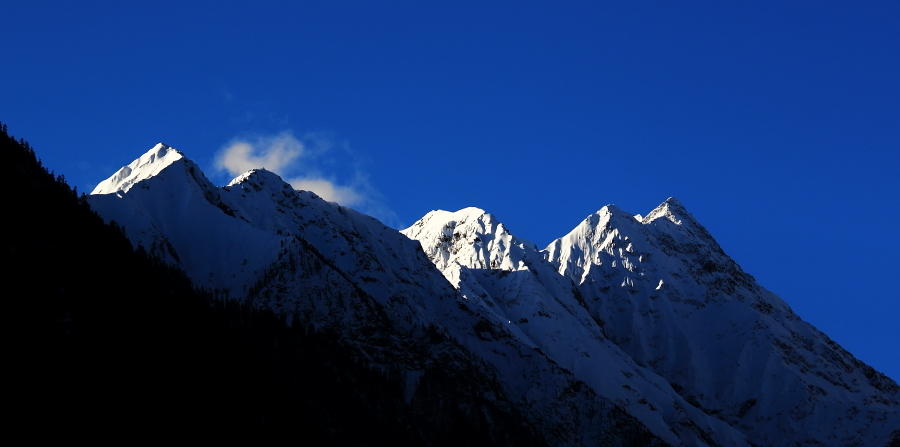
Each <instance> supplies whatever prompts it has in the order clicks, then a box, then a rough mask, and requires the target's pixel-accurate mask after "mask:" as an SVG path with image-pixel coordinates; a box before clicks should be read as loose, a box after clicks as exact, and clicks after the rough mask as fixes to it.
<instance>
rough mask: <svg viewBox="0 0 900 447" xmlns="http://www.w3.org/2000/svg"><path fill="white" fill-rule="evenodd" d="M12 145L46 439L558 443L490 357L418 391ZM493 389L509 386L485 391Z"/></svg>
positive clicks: (17, 319) (19, 365) (451, 369)
mask: <svg viewBox="0 0 900 447" xmlns="http://www.w3.org/2000/svg"><path fill="white" fill-rule="evenodd" d="M0 145H2V150H0V153H2V166H3V168H4V172H6V173H7V176H8V177H7V179H8V180H10V181H11V182H12V184H15V185H16V186H17V191H16V193H15V194H12V195H11V196H10V198H9V200H10V201H11V203H10V204H9V208H8V210H9V211H10V213H9V214H7V219H5V220H6V221H7V222H8V224H9V226H8V227H7V230H6V231H4V232H3V235H4V242H3V247H4V251H5V253H4V254H5V255H6V256H5V257H6V259H9V260H11V261H12V262H9V263H7V266H6V267H5V268H4V269H3V275H4V279H5V284H7V287H8V289H7V290H8V291H9V292H8V294H7V295H6V298H7V302H8V303H12V306H13V310H12V311H7V313H6V315H7V320H8V321H9V322H11V323H12V324H11V325H10V327H12V328H14V329H13V334H14V338H13V339H12V340H13V341H12V343H10V344H11V345H12V347H13V356H12V358H10V359H9V360H10V361H9V362H8V363H7V366H8V368H7V369H8V370H10V371H13V373H14V374H15V380H14V381H13V382H12V383H15V384H16V385H15V388H16V396H17V397H16V398H15V399H13V400H11V401H8V403H9V404H11V405H9V408H12V409H14V414H15V416H14V420H15V421H16V422H15V423H14V424H11V426H12V427H13V428H14V429H15V428H21V429H25V428H27V430H28V431H29V432H31V436H39V437H40V436H53V437H56V436H60V437H69V436H72V437H80V436H90V437H94V438H97V437H99V438H102V437H104V436H107V435H106V433H111V430H112V431H113V432H118V433H121V432H122V430H123V429H124V430H133V433H144V434H145V435H153V434H164V433H174V432H182V431H184V430H188V432H194V433H202V434H204V435H205V436H210V437H218V436H222V435H228V436H230V435H231V434H234V433H235V432H242V433H244V434H253V435H256V436H260V437H261V438H262V439H265V437H267V436H271V435H272V434H273V433H286V434H289V438H288V439H292V440H295V441H296V442H298V443H300V444H304V443H309V444H310V445H328V444H333V445H389V444H390V445H487V444H492V445H545V442H544V439H543V437H542V436H541V434H540V433H538V432H536V431H535V430H533V429H532V428H530V426H529V425H528V424H526V423H525V422H526V420H525V419H524V418H523V417H522V416H521V415H520V414H518V412H517V411H516V409H515V407H514V405H511V404H509V403H504V402H503V399H502V392H501V391H497V390H496V389H498V388H499V386H498V385H497V384H496V383H495V381H493V379H492V378H491V377H490V376H489V375H488V374H487V373H485V372H483V371H480V370H479V368H482V367H481V366H479V365H478V363H477V362H469V361H467V359H465V358H460V359H456V360H457V361H458V363H457V364H442V363H440V362H430V363H429V364H427V365H424V364H423V365H421V371H419V372H418V373H417V374H418V375H417V377H418V379H419V381H420V386H419V387H418V388H417V390H416V393H415V395H413V396H409V395H406V394H405V391H406V389H407V387H406V381H407V380H409V377H408V374H404V372H405V368H406V365H405V364H403V363H402V362H397V361H391V359H379V361H380V362H381V363H374V362H373V359H372V358H370V357H368V356H366V354H365V353H364V352H362V351H360V350H359V349H358V345H359V343H357V344H356V345H351V344H350V343H349V341H348V340H346V339H344V338H343V336H342V335H341V334H335V333H333V332H329V331H328V330H324V329H323V330H316V328H313V327H312V326H311V325H309V324H304V323H303V322H302V321H300V319H298V318H295V319H294V321H293V324H292V325H291V326H288V325H287V324H286V323H285V315H283V314H276V313H274V312H272V311H271V310H268V309H265V308H260V307H258V306H256V307H253V306H250V305H248V304H245V303H241V302H238V301H222V300H216V299H215V298H214V297H213V295H212V294H210V293H207V292H204V291H202V290H196V289H195V288H194V287H193V286H192V284H191V281H190V280H189V279H188V278H187V277H186V276H185V275H184V273H183V272H182V271H181V270H180V269H178V268H174V267H172V266H170V265H168V264H165V263H163V262H161V261H159V260H158V259H156V258H153V257H150V256H147V254H146V253H145V252H144V250H143V249H138V250H134V249H133V248H132V244H131V243H129V241H128V240H127V239H126V238H125V236H124V232H123V231H122V229H121V228H120V227H119V226H118V225H116V224H114V223H111V224H105V223H104V222H103V220H102V219H101V218H100V217H98V215H97V214H96V213H95V212H93V211H92V210H91V209H90V207H89V205H88V204H87V201H86V200H85V197H84V196H81V197H79V196H78V195H77V194H76V192H75V191H74V190H73V189H71V188H70V187H69V186H68V185H66V183H65V180H64V178H63V177H62V176H55V175H54V174H53V173H50V172H48V171H47V170H46V169H45V168H44V167H43V166H42V165H41V162H40V161H39V160H38V159H37V157H36V156H35V153H34V151H33V150H32V148H31V147H30V146H29V145H28V143H26V142H25V141H24V140H18V141H17V140H15V139H14V138H12V137H11V136H9V134H8V133H7V129H6V126H5V125H4V126H2V134H0ZM9 176H11V178H10V177H9ZM348 298H350V297H348ZM379 330H380V331H381V332H380V333H379V334H377V335H376V334H375V333H374V332H373V333H372V334H369V335H370V336H371V337H381V338H383V339H393V338H396V339H397V340H396V342H397V343H405V344H407V345H409V346H410V347H411V348H410V350H411V351H412V350H413V347H414V348H415V349H416V350H421V351H428V349H429V346H435V345H440V344H441V343H447V341H446V340H445V339H444V338H443V337H442V336H441V335H440V334H438V333H434V332H433V331H428V329H427V328H420V329H419V332H416V333H405V334H401V333H398V332H397V331H392V330H391V328H389V327H387V328H386V327H380V328H379ZM421 361H423V362H424V361H425V359H422V360H421ZM492 392H493V393H494V394H496V395H497V399H492V400H488V399H487V398H486V397H485V396H487V395H489V394H491V393H492ZM621 417H622V418H623V420H628V417H627V415H622V416H621ZM110 436H111V435H110ZM142 436H144V435H142ZM628 436H631V437H632V438H634V439H636V440H638V441H640V440H641V439H644V438H648V437H649V438H652V436H651V435H643V437H642V435H641V433H640V432H639V431H638V432H633V431H632V432H631V433H629V434H628ZM634 445H638V444H634Z"/></svg>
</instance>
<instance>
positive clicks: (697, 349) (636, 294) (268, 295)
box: [3, 129, 900, 446]
mask: <svg viewBox="0 0 900 447" xmlns="http://www.w3.org/2000/svg"><path fill="white" fill-rule="evenodd" d="M3 139H4V143H3V144H4V145H6V146H9V150H6V149H4V154H6V153H7V152H8V153H9V154H13V155H4V156H5V157H7V156H8V157H10V164H11V166H13V167H14V168H15V169H11V170H12V171H20V172H19V174H16V175H20V176H21V177H23V178H22V179H16V183H15V184H17V185H19V184H21V185H31V184H35V186H34V187H28V188H26V189H28V192H26V193H25V194H24V195H22V196H21V197H17V198H16V199H15V200H17V201H21V202H22V203H21V204H17V205H15V206H16V207H17V209H23V210H26V209H27V210H28V212H27V213H26V212H23V216H24V217H23V218H22V220H16V225H17V230H16V231H17V232H19V233H21V235H23V236H22V237H16V238H13V237H10V242H9V244H8V246H9V247H10V253H11V256H20V257H21V258H22V259H23V260H24V261H23V262H22V263H21V264H20V265H18V266H16V269H18V270H16V271H14V272H12V276H11V278H16V280H18V281H21V282H24V283H35V284H36V286H35V287H34V288H33V290H35V291H37V292H34V293H30V294H29V295H28V296H30V297H32V296H33V297H37V298H35V299H23V300H21V302H22V303H26V304H27V306H30V308H29V309H28V312H27V315H29V316H30V317H33V318H34V321H33V323H34V324H30V325H27V328H28V330H29V331H31V332H29V333H33V335H34V337H32V338H31V339H33V340H37V341H35V343H37V345H36V346H35V347H28V349H23V355H26V354H29V353H31V354H33V353H35V352H45V353H47V352H52V353H53V354H52V355H44V356H36V357H35V359H36V360H35V361H33V362H31V363H29V364H32V365H38V366H35V367H34V369H35V371H36V372H35V374H34V376H33V377H35V378H33V379H31V380H30V381H29V382H28V383H39V384H44V383H50V382H52V383H51V384H50V385H46V386H43V385H40V386H39V385H34V386H31V387H30V389H32V390H34V392H35V395H37V394H40V395H41V396H42V397H41V399H43V401H45V402H47V403H49V404H50V405H43V407H44V408H43V410H42V411H43V413H40V414H42V415H51V414H52V415H54V416H53V417H54V419H53V420H55V421H63V420H66V419H65V418H66V417H67V416H66V415H69V416H71V415H73V414H76V415H77V417H80V418H83V419H82V420H83V421H87V420H97V419H98V417H99V416H105V415H107V414H108V415H109V417H110V418H115V420H116V421H121V422H122V423H132V424H142V423H143V424H146V423H147V422H146V421H147V420H152V421H153V422H154V423H158V424H159V423H161V424H163V425H165V426H167V427H171V426H175V425H179V424H181V425H184V424H188V425H190V424H198V423H204V424H218V426H219V427H225V428H233V427H242V428H244V429H247V430H250V431H252V432H255V433H270V432H272V431H273V430H272V429H273V428H274V429H277V430H282V429H284V430H289V431H293V432H297V431H300V432H302V433H303V436H304V439H314V440H316V442H324V443H328V442H332V443H337V444H348V443H349V444H357V445H365V444H382V443H387V442H390V443H392V444H397V445H404V444H409V445H478V444H485V445H571V446H580V445H641V446H643V445H673V446H674V445H689V446H694V445H696V446H714V445H720V446H756V445H758V446H762V445H796V446H807V445H808V446H813V445H841V446H843V445H846V446H869V445H872V446H885V445H896V444H898V443H900V431H897V427H900V410H898V409H900V402H898V400H900V397H898V393H900V387H898V386H897V384H896V383H895V382H894V381H892V380H891V379H890V378H887V377H885V376H884V375H883V374H881V373H879V372H877V371H875V370H874V369H872V368H871V367H869V366H868V365H865V364H864V363H862V362H860V361H859V360H857V359H856V358H854V357H853V356H852V355H851V354H850V353H848V352H847V351H845V350H843V349H842V348H841V347H840V346H838V345H837V344H836V343H834V342H833V341H832V340H830V339H829V338H828V337H827V336H826V335H825V334H823V333H821V332H819V331H817V330H816V329H815V328H814V327H812V326H811V325H809V324H807V323H805V322H804V321H803V320H802V319H800V317H799V316H798V315H796V314H795V313H794V312H793V311H792V310H791V309H790V307H789V306H788V305H787V304H786V303H785V302H784V301H783V300H781V298H779V297H778V296H776V295H775V294H773V293H771V292H769V291H768V290H766V289H764V288H763V287H761V286H760V285H759V284H757V283H756V281H755V279H754V278H753V277H752V276H750V275H749V274H746V273H744V272H743V270H741V268H740V267H739V266H738V265H737V264H736V263H735V262H734V261H733V260H731V259H730V258H729V257H728V256H727V255H726V254H725V253H724V252H723V251H722V249H721V248H720V247H719V246H718V244H717V243H716V242H715V240H714V239H713V237H712V236H711V235H710V234H709V233H708V232H707V231H706V230H705V229H704V228H703V227H702V225H700V224H699V222H697V221H696V220H695V219H694V218H693V217H692V216H691V214H690V213H689V212H688V211H687V210H686V209H685V207H684V206H683V205H682V204H681V203H680V202H678V201H677V200H675V199H674V198H670V199H668V200H666V201H665V202H663V203H662V204H661V205H660V206H659V207H657V208H656V209H654V210H653V211H651V212H650V213H648V214H647V215H646V216H641V215H632V214H629V213H627V212H624V211H622V210H620V209H618V208H616V207H615V206H611V205H610V206H606V207H603V208H602V209H601V210H599V211H598V212H597V213H594V214H592V215H590V216H588V217H587V218H585V220H584V221H583V222H581V223H580V224H579V225H578V226H577V227H576V228H575V229H574V230H573V231H572V232H570V233H569V234H567V235H565V236H563V237H562V238H560V239H558V240H556V241H553V242H552V243H551V244H550V245H549V246H548V247H547V248H545V249H543V250H541V249H539V248H538V247H537V246H536V245H535V244H533V243H531V242H529V241H526V240H524V239H522V238H519V237H517V236H515V235H514V234H513V233H512V232H510V230H509V229H508V228H507V227H506V226H505V225H504V224H503V223H501V222H500V221H499V220H498V219H497V218H496V217H494V216H493V215H491V214H489V213H487V212H485V211H484V210H480V209H477V208H467V209H464V210H460V211H457V212H448V211H433V212H431V213H429V214H428V215H426V216H425V217H423V218H422V219H420V220H419V221H418V222H416V223H415V224H414V225H412V226H411V227H410V228H407V229H405V230H402V231H400V232H398V231H396V230H393V229H390V228H387V227H386V226H384V225H383V224H382V223H381V222H379V221H378V220H376V219H374V218H372V217H369V216H366V215H363V214H361V213H358V212H356V211H354V210H352V209H349V208H346V207H343V206H340V205H338V204H336V203H329V202H326V201H324V200H322V199H321V198H319V197H318V196H316V195H315V194H314V193H312V192H310V191H298V190H294V189H293V188H292V187H291V186H290V185H289V184H287V183H285V182H284V181H283V180H282V179H281V178H279V177H278V176H277V175H275V174H274V173H272V172H269V171H266V170H262V169H254V170H251V171H248V172H247V173H245V174H242V175H240V176H238V177H237V178H235V179H234V180H232V181H231V182H230V183H229V184H228V185H226V186H224V187H217V186H215V185H213V184H212V183H211V182H210V181H209V180H208V179H207V178H206V177H205V175H204V174H203V172H202V171H201V170H200V168H199V166H197V165H196V164H195V163H193V162H192V161H191V160H189V159H188V158H187V157H185V155H184V154H183V153H181V152H179V151H177V150H175V149H173V148H171V147H169V146H166V145H164V144H158V145H156V146H155V147H153V148H152V149H151V150H150V151H148V152H146V153H145V154H143V155H142V156H141V157H139V158H138V159H136V160H135V161H134V162H133V163H131V164H129V165H127V166H125V167H123V168H122V169H120V170H119V171H118V172H116V173H114V174H113V175H112V176H111V177H110V178H108V179H106V180H105V181H103V182H101V183H100V184H99V185H98V186H97V188H95V189H94V191H93V192H92V193H91V195H89V196H87V197H84V196H83V197H77V196H76V194H75V193H74V192H73V191H71V190H70V189H69V188H68V187H67V186H66V185H65V183H64V182H63V181H62V180H63V179H62V178H55V177H53V175H52V174H48V173H46V172H45V171H44V170H43V169H42V168H41V167H40V164H39V162H37V160H36V159H35V158H34V155H33V153H32V151H31V150H30V148H28V147H27V145H26V144H25V143H24V141H19V142H16V141H15V140H13V139H11V138H9V137H8V136H7V135H6V133H5V129H4V135H3ZM17 151H18V152H17ZM15 154H18V155H15ZM14 155H15V156H14ZM16 157H18V158H16ZM26 178H27V179H26ZM47 191H56V192H54V193H53V194H56V195H54V196H53V198H43V197H35V196H31V195H30V194H50V193H49V192H47ZM37 204H40V205H37ZM88 205H89V206H88ZM29 206H30V207H31V208H33V209H31V208H27V207H29ZM94 212H96V213H98V214H99V216H100V217H98V215H97V214H94ZM78 216H81V217H78ZM17 217H18V216H17ZM101 218H102V219H101ZM69 222H72V224H71V225H70V224H69ZM103 222H106V224H104V223H103ZM19 227H21V228H19ZM82 227H83V228H82ZM126 237H127V239H126ZM107 246H109V247H110V248H108V249H107V248H106V247H107ZM31 247H34V248H31ZM195 287H196V288H199V289H200V291H196V290H195V289H194V288H195ZM30 317H29V318H30ZM25 345H27V344H23V346H25ZM67 362H68V363H67ZM61 370H64V371H71V373H67V374H61V373H59V371H61ZM37 372H40V374H37ZM51 372H52V373H51ZM41 374H42V375H41ZM56 375H58V376H60V377H62V378H61V379H59V378H56ZM37 378H39V379H37ZM85 384H87V386H79V385H85ZM92 388H93V389H96V393H95V394H97V395H99V396H101V399H100V401H101V402H103V403H104V405H105V406H100V408H101V410H95V413H93V414H91V413H86V414H77V413H76V412H73V411H70V410H71V408H73V407H72V405H75V406H76V407H77V406H78V404H71V405H70V403H71V402H78V403H81V402H86V401H88V400H90V399H91V398H92V396H93V394H92V393H91V392H90V391H89V390H90V389H92ZM48 390H50V391H48ZM123 390H124V391H123ZM59 396H64V397H59ZM41 399H33V400H32V401H30V402H41ZM60 403H62V404H60ZM143 403H147V404H150V405H143ZM53 404H57V405H53ZM67 405H68V406H67ZM160 405H161V406H163V407H165V406H166V405H168V406H169V407H172V411H170V412H167V413H165V414H164V415H163V416H161V415H160V414H161V413H159V412H156V411H149V410H147V408H148V407H150V406H160ZM36 407H41V405H36ZM46 408H54V409H58V410H53V411H50V410H46ZM67 408H68V409H67ZM103 408H105V410H103ZM114 408H126V409H127V410H128V411H125V412H119V411H114V410H113V409H114ZM103 411H105V413H103ZM96 412H100V413H96ZM129 414H131V415H133V416H134V417H131V416H128V415H129ZM99 419H102V417H99Z"/></svg>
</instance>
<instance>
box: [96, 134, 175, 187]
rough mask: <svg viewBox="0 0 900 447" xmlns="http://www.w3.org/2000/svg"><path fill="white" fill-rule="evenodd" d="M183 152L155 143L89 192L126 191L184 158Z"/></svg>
mask: <svg viewBox="0 0 900 447" xmlns="http://www.w3.org/2000/svg"><path fill="white" fill-rule="evenodd" d="M184 158H185V157H184V154H182V153H181V152H179V151H178V150H177V149H175V148H173V147H171V146H168V145H166V144H165V143H157V144H156V146H153V148H152V149H150V150H149V151H147V152H146V153H144V155H141V156H140V157H139V158H138V159H137V160H135V161H133V162H131V163H130V164H129V165H128V166H123V167H122V168H121V169H119V170H118V171H116V173H115V174H113V175H112V176H111V177H109V178H108V179H106V180H104V181H102V182H100V184H98V185H97V187H96V188H94V190H93V191H91V194H113V193H116V192H118V191H122V192H127V191H128V190H129V189H131V187H132V186H133V185H134V184H136V183H138V182H140V181H141V180H145V179H148V178H150V177H153V176H155V175H157V174H159V173H160V172H162V170H163V169H165V168H166V167H168V166H169V165H171V164H172V163H174V162H176V161H178V160H181V159H184Z"/></svg>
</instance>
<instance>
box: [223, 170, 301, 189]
mask: <svg viewBox="0 0 900 447" xmlns="http://www.w3.org/2000/svg"><path fill="white" fill-rule="evenodd" d="M242 183H250V184H253V185H256V186H263V185H277V187H279V188H281V187H282V185H286V184H287V182H285V181H284V179H282V178H281V176H279V175H278V174H276V173H274V172H272V171H270V170H268V169H266V168H259V169H251V170H249V171H247V172H245V173H243V174H241V175H239V176H237V177H235V178H234V179H233V180H232V181H231V182H229V183H228V185H227V187H230V186H235V185H239V184H242Z"/></svg>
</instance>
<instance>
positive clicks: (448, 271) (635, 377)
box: [402, 208, 746, 445]
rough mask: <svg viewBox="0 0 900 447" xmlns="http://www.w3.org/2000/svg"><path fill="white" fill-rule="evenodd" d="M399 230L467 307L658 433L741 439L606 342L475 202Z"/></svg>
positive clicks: (571, 287)
mask: <svg viewBox="0 0 900 447" xmlns="http://www.w3.org/2000/svg"><path fill="white" fill-rule="evenodd" d="M402 233H403V234H405V235H407V236H409V237H410V238H412V239H416V240H418V241H419V242H420V243H421V244H422V247H423V249H424V251H425V253H426V255H428V257H429V259H431V261H432V262H433V263H434V264H435V266H437V267H438V268H439V269H440V270H441V271H442V272H443V274H444V276H445V277H446V278H447V279H448V280H449V281H450V282H451V284H453V285H454V286H455V287H456V288H457V289H458V290H459V291H460V293H461V295H462V296H463V297H464V299H466V301H467V302H468V303H469V305H470V306H478V307H480V308H482V309H484V311H485V312H487V313H489V314H490V315H491V316H492V317H493V319H494V320H495V321H499V322H501V323H507V324H508V325H509V327H510V328H511V330H512V332H513V334H514V335H515V336H516V337H518V338H519V339H521V340H523V342H525V343H528V344H529V345H532V346H534V347H535V348H537V349H539V350H540V352H542V353H545V354H546V355H547V356H548V357H550V358H551V359H553V361H554V362H556V363H558V364H559V365H561V366H562V367H564V368H566V369H567V370H569V371H572V372H573V374H574V375H575V376H576V377H577V378H578V379H580V380H582V381H584V382H585V384H587V385H588V386H589V387H591V388H592V389H593V390H594V391H595V392H596V393H597V394H599V395H601V396H606V397H609V398H610V399H613V400H614V401H615V402H617V403H619V404H620V405H622V406H623V407H625V408H627V409H628V410H629V412H631V413H632V414H634V415H636V416H638V417H639V418H640V419H641V420H642V421H644V422H645V423H646V424H647V425H648V427H651V429H653V430H654V432H655V433H657V434H658V435H659V436H661V437H664V438H665V439H667V440H670V442H673V443H679V442H684V443H686V444H689V445H692V444H702V443H706V442H713V443H718V444H721V445H746V442H745V441H744V440H743V439H742V438H743V435H741V434H739V433H737V432H735V431H734V430H733V429H732V428H731V427H729V426H728V425H727V424H725V423H723V422H722V421H720V420H718V419H716V418H713V417H710V416H709V415H707V414H705V413H703V412H702V411H700V410H699V409H697V408H695V407H694V406H692V405H691V404H689V403H687V402H686V401H685V400H684V399H683V398H682V397H681V396H679V395H678V394H677V393H675V391H673V390H672V388H671V387H670V386H669V384H668V383H667V382H666V381H664V380H662V379H661V378H660V377H659V376H658V375H656V374H655V373H653V372H651V371H649V370H647V369H645V368H643V367H641V366H639V365H636V364H635V363H634V362H633V361H632V360H631V358H629V357H628V356H627V355H626V354H624V353H623V352H622V351H621V350H620V349H619V348H618V347H617V346H616V345H615V344H613V343H611V342H610V341H609V340H608V339H607V338H606V337H605V336H604V335H603V329H602V327H601V326H600V325H599V324H598V323H597V321H595V320H594V319H593V318H592V317H591V316H590V314H589V313H588V312H587V309H586V308H585V306H584V304H583V303H582V302H580V300H581V297H580V295H579V293H578V291H577V289H576V287H575V284H574V283H572V281H571V280H569V279H568V278H566V277H564V276H561V275H559V274H557V273H556V269H555V267H554V266H553V265H551V264H550V263H549V262H547V261H545V260H544V259H543V255H542V253H541V252H539V251H538V249H537V247H536V246H535V245H534V244H532V243H531V242H528V241H526V240H523V239H520V238H517V237H515V236H513V235H512V234H511V233H510V232H509V231H508V230H507V229H506V227H505V226H504V225H503V224H502V223H500V222H499V221H497V219H496V218H495V217H494V216H493V215H491V214H488V213H485V212H484V211H483V210H480V209H478V208H466V209H463V210H460V211H457V212H455V213H452V212H447V211H432V212H431V213H428V214H427V215H426V216H425V217H423V218H422V219H421V220H419V221H418V222H416V223H415V224H413V225H412V226H411V227H409V228H407V229H405V230H403V231H402Z"/></svg>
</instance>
